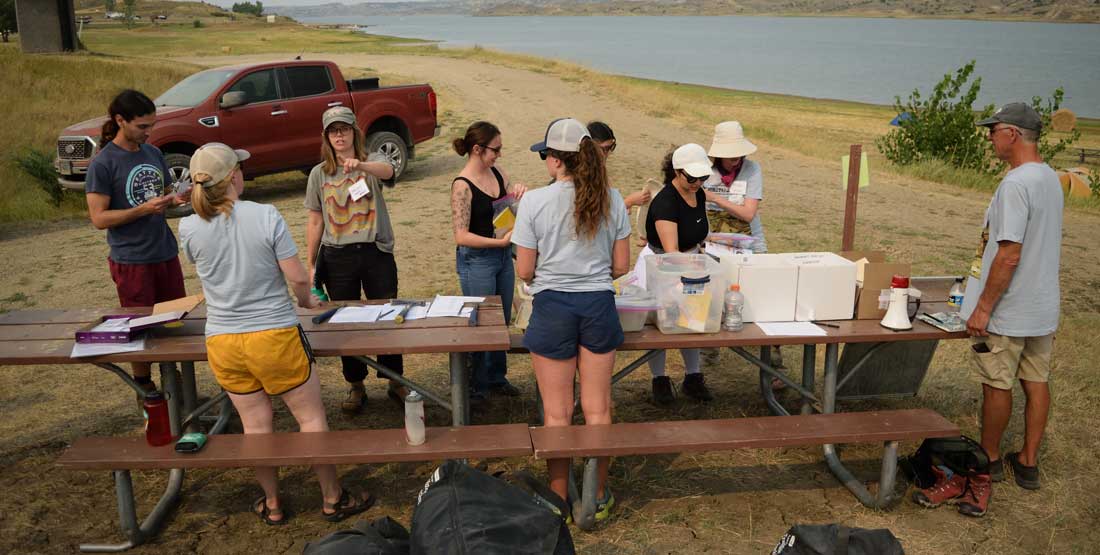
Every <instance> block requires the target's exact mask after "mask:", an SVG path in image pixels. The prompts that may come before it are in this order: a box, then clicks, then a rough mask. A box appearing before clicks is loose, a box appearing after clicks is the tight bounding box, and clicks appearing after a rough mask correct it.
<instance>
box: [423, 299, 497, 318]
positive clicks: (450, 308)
mask: <svg viewBox="0 0 1100 555" xmlns="http://www.w3.org/2000/svg"><path fill="white" fill-rule="evenodd" d="M484 300H485V297H452V296H447V295H436V296H435V299H434V300H432V306H430V307H428V314H427V317H428V318H438V317H442V316H460V315H461V312H462V306H463V305H465V304H466V303H480V302H483V301H484Z"/></svg>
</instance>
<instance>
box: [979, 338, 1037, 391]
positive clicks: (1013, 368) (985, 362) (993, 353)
mask: <svg viewBox="0 0 1100 555" xmlns="http://www.w3.org/2000/svg"><path fill="white" fill-rule="evenodd" d="M982 344H985V345H986V346H988V347H989V352H978V350H976V349H974V348H975V347H978V346H979V345H982ZM1053 347H1054V334H1053V333H1052V334H1050V335H1044V336H1041V337H1008V336H1005V335H994V334H992V333H991V334H989V337H974V338H972V339H971V352H972V353H973V354H974V361H975V362H977V364H978V377H979V378H980V379H981V382H982V383H984V384H988V385H989V386H990V387H995V388H997V389H1012V385H1013V384H1014V383H1016V380H1017V379H1021V380H1027V381H1029V382H1046V381H1048V380H1049V379H1050V352H1051V350H1052V348H1053Z"/></svg>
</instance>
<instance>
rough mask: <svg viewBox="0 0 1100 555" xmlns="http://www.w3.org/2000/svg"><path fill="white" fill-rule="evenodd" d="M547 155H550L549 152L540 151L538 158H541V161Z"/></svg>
mask: <svg viewBox="0 0 1100 555" xmlns="http://www.w3.org/2000/svg"><path fill="white" fill-rule="evenodd" d="M549 153H550V151H549V150H546V149H542V150H540V151H539V158H542V159H543V160H545V159H546V155H547V154H549Z"/></svg>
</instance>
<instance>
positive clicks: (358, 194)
mask: <svg viewBox="0 0 1100 555" xmlns="http://www.w3.org/2000/svg"><path fill="white" fill-rule="evenodd" d="M348 192H349V193H351V200H356V201H357V200H359V199H361V198H363V197H365V196H367V195H369V194H370V187H368V186H367V182H366V181H365V180H363V179H362V178H360V179H359V181H356V182H355V184H354V185H352V186H351V188H350V189H348Z"/></svg>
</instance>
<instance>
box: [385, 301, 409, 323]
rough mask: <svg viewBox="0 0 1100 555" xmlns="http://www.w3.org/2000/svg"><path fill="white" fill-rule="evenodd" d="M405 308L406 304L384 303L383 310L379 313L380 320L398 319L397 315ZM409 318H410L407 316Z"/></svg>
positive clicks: (390, 320)
mask: <svg viewBox="0 0 1100 555" xmlns="http://www.w3.org/2000/svg"><path fill="white" fill-rule="evenodd" d="M404 308H405V305H392V304H390V303H386V304H384V305H382V310H381V312H380V314H379V315H378V321H379V322H392V321H394V320H396V319H397V315H398V314H400V313H401V310H402V309H404ZM405 319H406V320H408V318H405Z"/></svg>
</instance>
